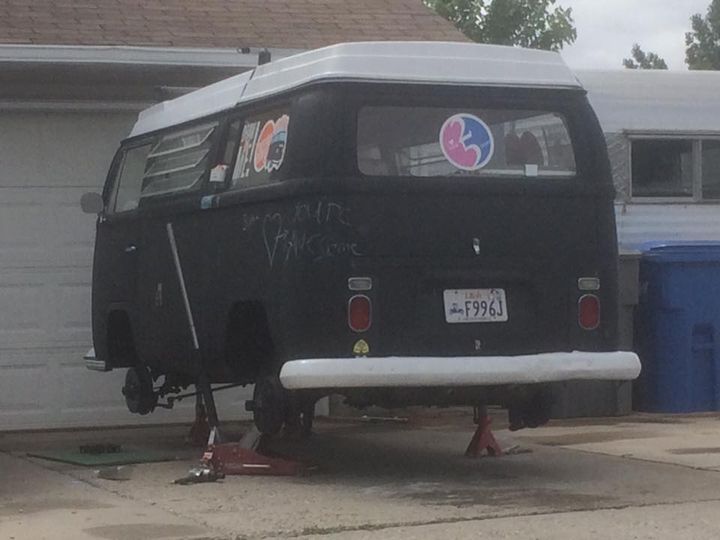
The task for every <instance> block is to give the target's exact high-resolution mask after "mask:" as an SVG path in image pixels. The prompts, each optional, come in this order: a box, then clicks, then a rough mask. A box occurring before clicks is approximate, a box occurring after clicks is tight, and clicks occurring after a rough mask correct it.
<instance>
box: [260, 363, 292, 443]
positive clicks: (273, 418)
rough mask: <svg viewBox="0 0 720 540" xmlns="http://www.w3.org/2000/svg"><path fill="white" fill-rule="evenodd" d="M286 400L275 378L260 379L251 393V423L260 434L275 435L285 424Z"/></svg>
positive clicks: (284, 393) (284, 392) (264, 377)
mask: <svg viewBox="0 0 720 540" xmlns="http://www.w3.org/2000/svg"><path fill="white" fill-rule="evenodd" d="M287 407H288V400H287V393H286V391H285V389H284V388H283V387H282V385H281V384H280V379H278V378H277V377H276V376H272V375H266V376H263V377H260V378H259V379H258V380H257V382H256V383H255V390H254V392H253V421H254V422H255V426H256V427H257V428H258V431H260V433H263V434H265V435H276V434H277V433H278V432H279V431H280V430H281V429H282V426H283V423H284V422H285V416H286V414H287Z"/></svg>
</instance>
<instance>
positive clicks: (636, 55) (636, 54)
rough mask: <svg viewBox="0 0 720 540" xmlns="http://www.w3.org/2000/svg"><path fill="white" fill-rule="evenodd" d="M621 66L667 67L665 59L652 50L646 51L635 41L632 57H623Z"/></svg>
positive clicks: (631, 67) (629, 67)
mask: <svg viewBox="0 0 720 540" xmlns="http://www.w3.org/2000/svg"><path fill="white" fill-rule="evenodd" d="M623 66H625V67H626V68H628V69H667V68H668V66H667V63H665V60H664V59H663V58H661V57H660V56H658V55H657V54H655V53H654V52H649V53H646V52H645V51H643V50H642V48H640V45H639V44H638V43H636V44H635V45H633V48H632V58H625V59H624V60H623Z"/></svg>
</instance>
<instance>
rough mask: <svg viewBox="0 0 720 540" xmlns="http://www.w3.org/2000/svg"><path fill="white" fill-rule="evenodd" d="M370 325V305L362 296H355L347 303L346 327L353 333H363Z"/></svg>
mask: <svg viewBox="0 0 720 540" xmlns="http://www.w3.org/2000/svg"><path fill="white" fill-rule="evenodd" d="M371 324H372V303H371V302H370V298H368V297H367V296H365V295H364V294H356V295H355V296H353V297H352V298H351V299H350V301H349V302H348V325H349V326H350V328H351V329H352V330H353V331H354V332H365V331H366V330H367V329H368V328H370V325H371Z"/></svg>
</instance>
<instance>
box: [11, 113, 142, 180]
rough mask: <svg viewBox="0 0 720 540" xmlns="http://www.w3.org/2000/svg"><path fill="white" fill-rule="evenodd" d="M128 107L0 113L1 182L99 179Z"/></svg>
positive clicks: (122, 131) (122, 132) (126, 121)
mask: <svg viewBox="0 0 720 540" xmlns="http://www.w3.org/2000/svg"><path fill="white" fill-rule="evenodd" d="M135 118H136V116H135V115H134V114H132V113H129V112H117V113H113V112H105V113H102V115H99V114H98V113H93V112H36V113H28V112H10V111H3V112H2V115H0V127H1V128H2V129H0V163H2V164H3V167H2V172H0V186H50V187H63V186H88V187H97V186H100V185H101V184H102V182H103V181H104V179H105V175H106V174H107V169H108V167H109V165H110V162H111V161H112V158H113V155H114V154H115V151H116V150H117V147H118V145H119V142H120V141H121V140H122V139H123V138H125V137H126V136H127V134H128V133H129V132H130V129H131V128H132V124H133V122H134V121H135Z"/></svg>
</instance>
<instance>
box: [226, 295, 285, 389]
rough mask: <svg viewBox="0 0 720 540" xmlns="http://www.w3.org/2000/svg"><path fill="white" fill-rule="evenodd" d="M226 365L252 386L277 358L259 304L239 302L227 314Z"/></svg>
mask: <svg viewBox="0 0 720 540" xmlns="http://www.w3.org/2000/svg"><path fill="white" fill-rule="evenodd" d="M225 341H226V345H225V361H226V363H227V365H228V367H229V368H230V369H231V370H232V371H233V373H234V374H235V375H236V376H237V377H239V378H240V379H241V380H243V381H247V382H253V381H254V380H255V379H256V378H257V376H258V374H260V373H262V372H264V371H266V370H268V369H269V368H270V367H271V364H272V359H273V357H274V356H275V354H274V352H275V349H274V346H273V340H272V335H271V333H270V325H269V323H268V318H267V313H266V311H265V308H264V307H263V305H262V304H261V303H260V302H257V301H246V302H237V303H236V304H234V305H233V306H232V308H231V309H230V312H229V313H228V319H227V330H226V340H225Z"/></svg>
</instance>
